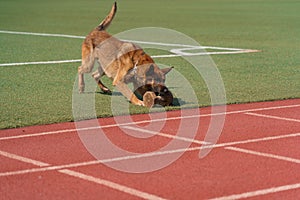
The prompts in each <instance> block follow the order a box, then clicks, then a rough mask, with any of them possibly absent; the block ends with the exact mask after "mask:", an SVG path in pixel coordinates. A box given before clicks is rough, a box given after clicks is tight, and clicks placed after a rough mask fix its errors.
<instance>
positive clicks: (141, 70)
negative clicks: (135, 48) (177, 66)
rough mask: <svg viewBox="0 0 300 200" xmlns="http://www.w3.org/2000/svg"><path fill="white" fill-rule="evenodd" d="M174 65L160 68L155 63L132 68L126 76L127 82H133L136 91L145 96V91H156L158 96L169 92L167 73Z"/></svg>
mask: <svg viewBox="0 0 300 200" xmlns="http://www.w3.org/2000/svg"><path fill="white" fill-rule="evenodd" d="M172 68H173V67H170V68H165V69H159V68H158V67H157V66H156V65H155V64H151V65H149V66H139V67H136V69H132V70H131V71H130V72H129V73H128V74H127V75H126V77H125V82H133V84H134V88H135V90H136V92H137V93H138V94H139V95H141V96H143V95H144V93H145V92H147V91H152V92H155V94H156V95H157V96H160V95H163V94H164V93H166V92H168V88H167V87H166V86H165V80H166V74H167V73H168V72H169V71H171V69H172Z"/></svg>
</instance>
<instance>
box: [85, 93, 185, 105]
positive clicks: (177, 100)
mask: <svg viewBox="0 0 300 200" xmlns="http://www.w3.org/2000/svg"><path fill="white" fill-rule="evenodd" d="M87 93H90V94H91V93H92V92H87ZM94 93H96V94H100V95H107V96H123V95H122V93H121V92H115V91H114V92H112V93H106V92H102V91H96V92H94ZM138 98H139V99H141V98H142V97H141V96H140V95H138ZM186 104H188V103H187V102H186V101H184V100H183V99H181V98H177V97H174V98H173V102H172V105H170V106H174V107H180V106H182V105H186Z"/></svg>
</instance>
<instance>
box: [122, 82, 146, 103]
mask: <svg viewBox="0 0 300 200" xmlns="http://www.w3.org/2000/svg"><path fill="white" fill-rule="evenodd" d="M116 87H117V89H118V90H119V91H120V92H121V93H122V94H123V95H124V96H125V97H126V98H127V99H128V100H129V101H130V102H131V103H132V104H134V105H138V106H145V104H144V102H143V101H141V100H139V99H138V98H137V97H136V96H135V94H134V93H133V92H132V91H131V90H130V89H129V87H128V86H127V85H126V84H125V83H124V82H122V81H121V82H119V83H118V84H117V85H116Z"/></svg>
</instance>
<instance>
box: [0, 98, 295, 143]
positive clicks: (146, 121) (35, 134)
mask: <svg viewBox="0 0 300 200" xmlns="http://www.w3.org/2000/svg"><path fill="white" fill-rule="evenodd" d="M295 107H300V104H294V105H287V106H272V107H265V108H253V109H246V110H237V111H230V112H222V113H213V114H202V115H201V114H200V115H190V116H184V117H183V116H179V117H169V118H161V119H154V120H143V121H139V122H128V123H121V124H110V125H105V126H96V127H88V128H78V129H64V130H58V131H49V132H41V133H32V134H26V135H15V136H7V137H0V141H1V140H12V139H20V138H27V137H37V136H45V135H52V134H59V133H69V132H77V131H84V130H94V129H99V128H101V129H102V128H111V127H117V126H127V125H137V124H144V123H152V122H162V121H171V120H181V119H190V118H196V117H210V116H218V115H231V114H239V113H245V112H253V111H262V110H275V109H284V108H295Z"/></svg>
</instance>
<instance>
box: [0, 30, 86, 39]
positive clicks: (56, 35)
mask: <svg viewBox="0 0 300 200" xmlns="http://www.w3.org/2000/svg"><path fill="white" fill-rule="evenodd" d="M0 33H6V34H14V35H34V36H44V37H61V38H76V39H84V38H85V37H84V36H76V35H65V34H55V33H33V32H23V31H6V30H0Z"/></svg>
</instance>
